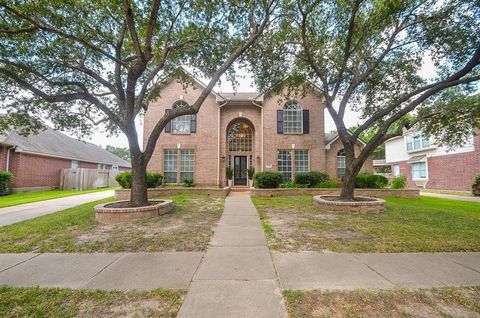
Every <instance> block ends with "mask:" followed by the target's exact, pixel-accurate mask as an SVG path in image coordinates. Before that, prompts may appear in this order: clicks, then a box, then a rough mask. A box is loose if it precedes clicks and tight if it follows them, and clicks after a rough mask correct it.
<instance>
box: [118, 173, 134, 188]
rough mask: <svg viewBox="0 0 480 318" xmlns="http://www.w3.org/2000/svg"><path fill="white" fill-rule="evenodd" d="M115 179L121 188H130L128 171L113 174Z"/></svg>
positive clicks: (130, 180)
mask: <svg viewBox="0 0 480 318" xmlns="http://www.w3.org/2000/svg"><path fill="white" fill-rule="evenodd" d="M115 180H116V181H117V182H118V184H119V185H120V186H121V187H122V188H123V189H131V188H132V173H131V172H130V171H125V172H122V173H119V174H117V175H116V176H115Z"/></svg>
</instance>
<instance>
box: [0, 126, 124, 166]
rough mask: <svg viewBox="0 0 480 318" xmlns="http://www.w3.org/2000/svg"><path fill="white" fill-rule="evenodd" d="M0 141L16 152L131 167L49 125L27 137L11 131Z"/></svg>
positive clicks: (101, 149) (108, 153)
mask: <svg viewBox="0 0 480 318" xmlns="http://www.w3.org/2000/svg"><path fill="white" fill-rule="evenodd" d="M0 142H1V143H3V144H7V145H12V146H16V149H15V151H18V152H22V151H23V152H31V153H37V154H43V155H46V156H55V157H62V158H67V159H73V160H79V161H87V162H94V163H104V164H109V165H118V166H121V167H131V165H130V163H129V162H128V161H126V160H123V159H122V158H119V157H117V156H115V155H114V154H112V153H110V152H109V151H107V150H105V149H103V148H102V147H100V146H97V145H94V144H92V143H89V142H84V141H81V140H77V139H75V138H71V137H68V136H67V135H65V134H62V133H61V132H59V131H56V130H53V129H52V128H50V127H47V129H45V130H43V131H40V132H39V133H38V134H36V135H30V136H28V137H24V136H21V135H19V134H17V133H16V132H11V133H10V134H8V135H5V136H3V138H1V139H0Z"/></svg>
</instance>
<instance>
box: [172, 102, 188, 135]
mask: <svg viewBox="0 0 480 318" xmlns="http://www.w3.org/2000/svg"><path fill="white" fill-rule="evenodd" d="M181 107H188V104H187V103H185V102H184V101H178V102H176V103H175V104H173V109H176V108H181ZM190 121H191V115H183V116H179V117H175V118H174V119H172V133H174V134H188V133H190Z"/></svg>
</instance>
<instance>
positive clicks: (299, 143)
mask: <svg viewBox="0 0 480 318" xmlns="http://www.w3.org/2000/svg"><path fill="white" fill-rule="evenodd" d="M202 89H203V88H202V87H201V85H200V84H198V85H197V84H196V85H195V86H193V87H192V86H189V87H187V88H184V87H183V86H182V84H180V83H179V82H177V81H176V80H171V81H170V82H169V83H167V84H166V85H165V86H164V87H163V88H162V90H161V99H159V100H158V101H155V102H153V103H151V104H150V106H149V108H148V111H147V112H146V114H145V118H144V134H143V136H144V142H143V143H144V146H145V144H146V142H147V140H148V137H149V136H150V133H151V131H152V129H153V127H154V126H155V124H156V122H157V121H158V119H159V118H160V117H161V116H163V115H164V114H165V112H166V110H168V109H171V108H172V107H173V105H174V103H175V102H177V101H179V100H182V101H184V102H186V103H188V104H193V103H194V102H195V100H196V99H197V97H198V96H199V94H200V93H201V90H202ZM296 100H297V101H298V103H299V104H300V105H301V107H302V110H308V111H309V132H308V133H305V134H301V133H299V134H287V133H284V134H279V133H277V110H279V109H282V108H283V105H284V104H285V102H286V101H285V99H282V98H281V97H280V96H278V95H273V96H266V97H265V99H264V100H263V101H258V102H255V101H253V99H247V98H245V99H243V100H242V99H238V98H237V99H233V98H232V99H230V98H223V96H220V95H216V94H214V93H212V94H210V95H209V96H208V97H207V99H206V100H205V102H204V103H203V105H202V107H201V109H200V111H199V112H198V114H197V115H196V132H194V133H185V134H175V133H170V132H162V134H161V135H160V138H159V139H158V141H157V146H156V148H155V151H154V153H153V155H152V158H151V160H150V162H149V164H148V168H147V169H148V170H149V171H157V172H160V173H164V158H163V157H164V150H165V149H177V181H180V178H179V177H178V175H179V171H178V170H179V167H180V162H179V161H180V159H179V154H180V152H179V149H193V150H194V153H195V163H194V166H195V167H194V179H195V182H196V184H197V185H200V186H220V187H223V186H224V185H225V182H226V176H225V174H226V173H225V169H226V167H227V166H228V165H229V163H230V165H231V162H232V161H233V157H234V156H235V155H242V156H243V155H245V156H247V158H248V159H247V160H248V161H249V164H250V161H251V165H252V166H253V167H254V168H255V171H256V172H259V171H269V170H271V171H277V170H278V167H277V151H278V150H291V151H292V152H293V151H294V149H298V150H308V154H309V169H310V170H316V171H327V172H328V173H329V174H331V175H332V176H336V153H337V151H338V150H337V151H335V150H333V149H332V150H331V151H327V150H326V149H325V127H324V101H323V98H322V97H321V96H320V95H319V94H317V93H314V92H309V93H307V94H306V95H305V96H301V97H298V98H296ZM236 122H242V123H246V124H247V125H248V126H250V127H251V130H252V132H253V142H252V145H253V147H252V148H253V149H252V151H249V152H230V151H229V149H228V147H227V142H228V141H227V132H228V130H229V128H230V127H231V125H232V124H234V123H236ZM339 146H341V143H340V142H338V145H337V144H334V145H333V147H334V148H335V149H337V148H338V149H340V148H339ZM327 157H328V158H327ZM250 159H251V160H250ZM292 161H293V160H292ZM370 161H371V160H370ZM370 161H369V163H368V164H366V166H365V167H364V169H363V170H365V171H371V172H373V164H372V162H370ZM292 170H294V164H293V163H292ZM293 172H294V171H293Z"/></svg>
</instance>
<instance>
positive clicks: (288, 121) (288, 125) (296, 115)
mask: <svg viewBox="0 0 480 318" xmlns="http://www.w3.org/2000/svg"><path fill="white" fill-rule="evenodd" d="M302 132H303V116H302V107H301V106H300V104H299V103H298V102H297V101H296V100H289V101H288V102H286V103H285V105H284V106H283V133H287V134H288V133H302Z"/></svg>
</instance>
